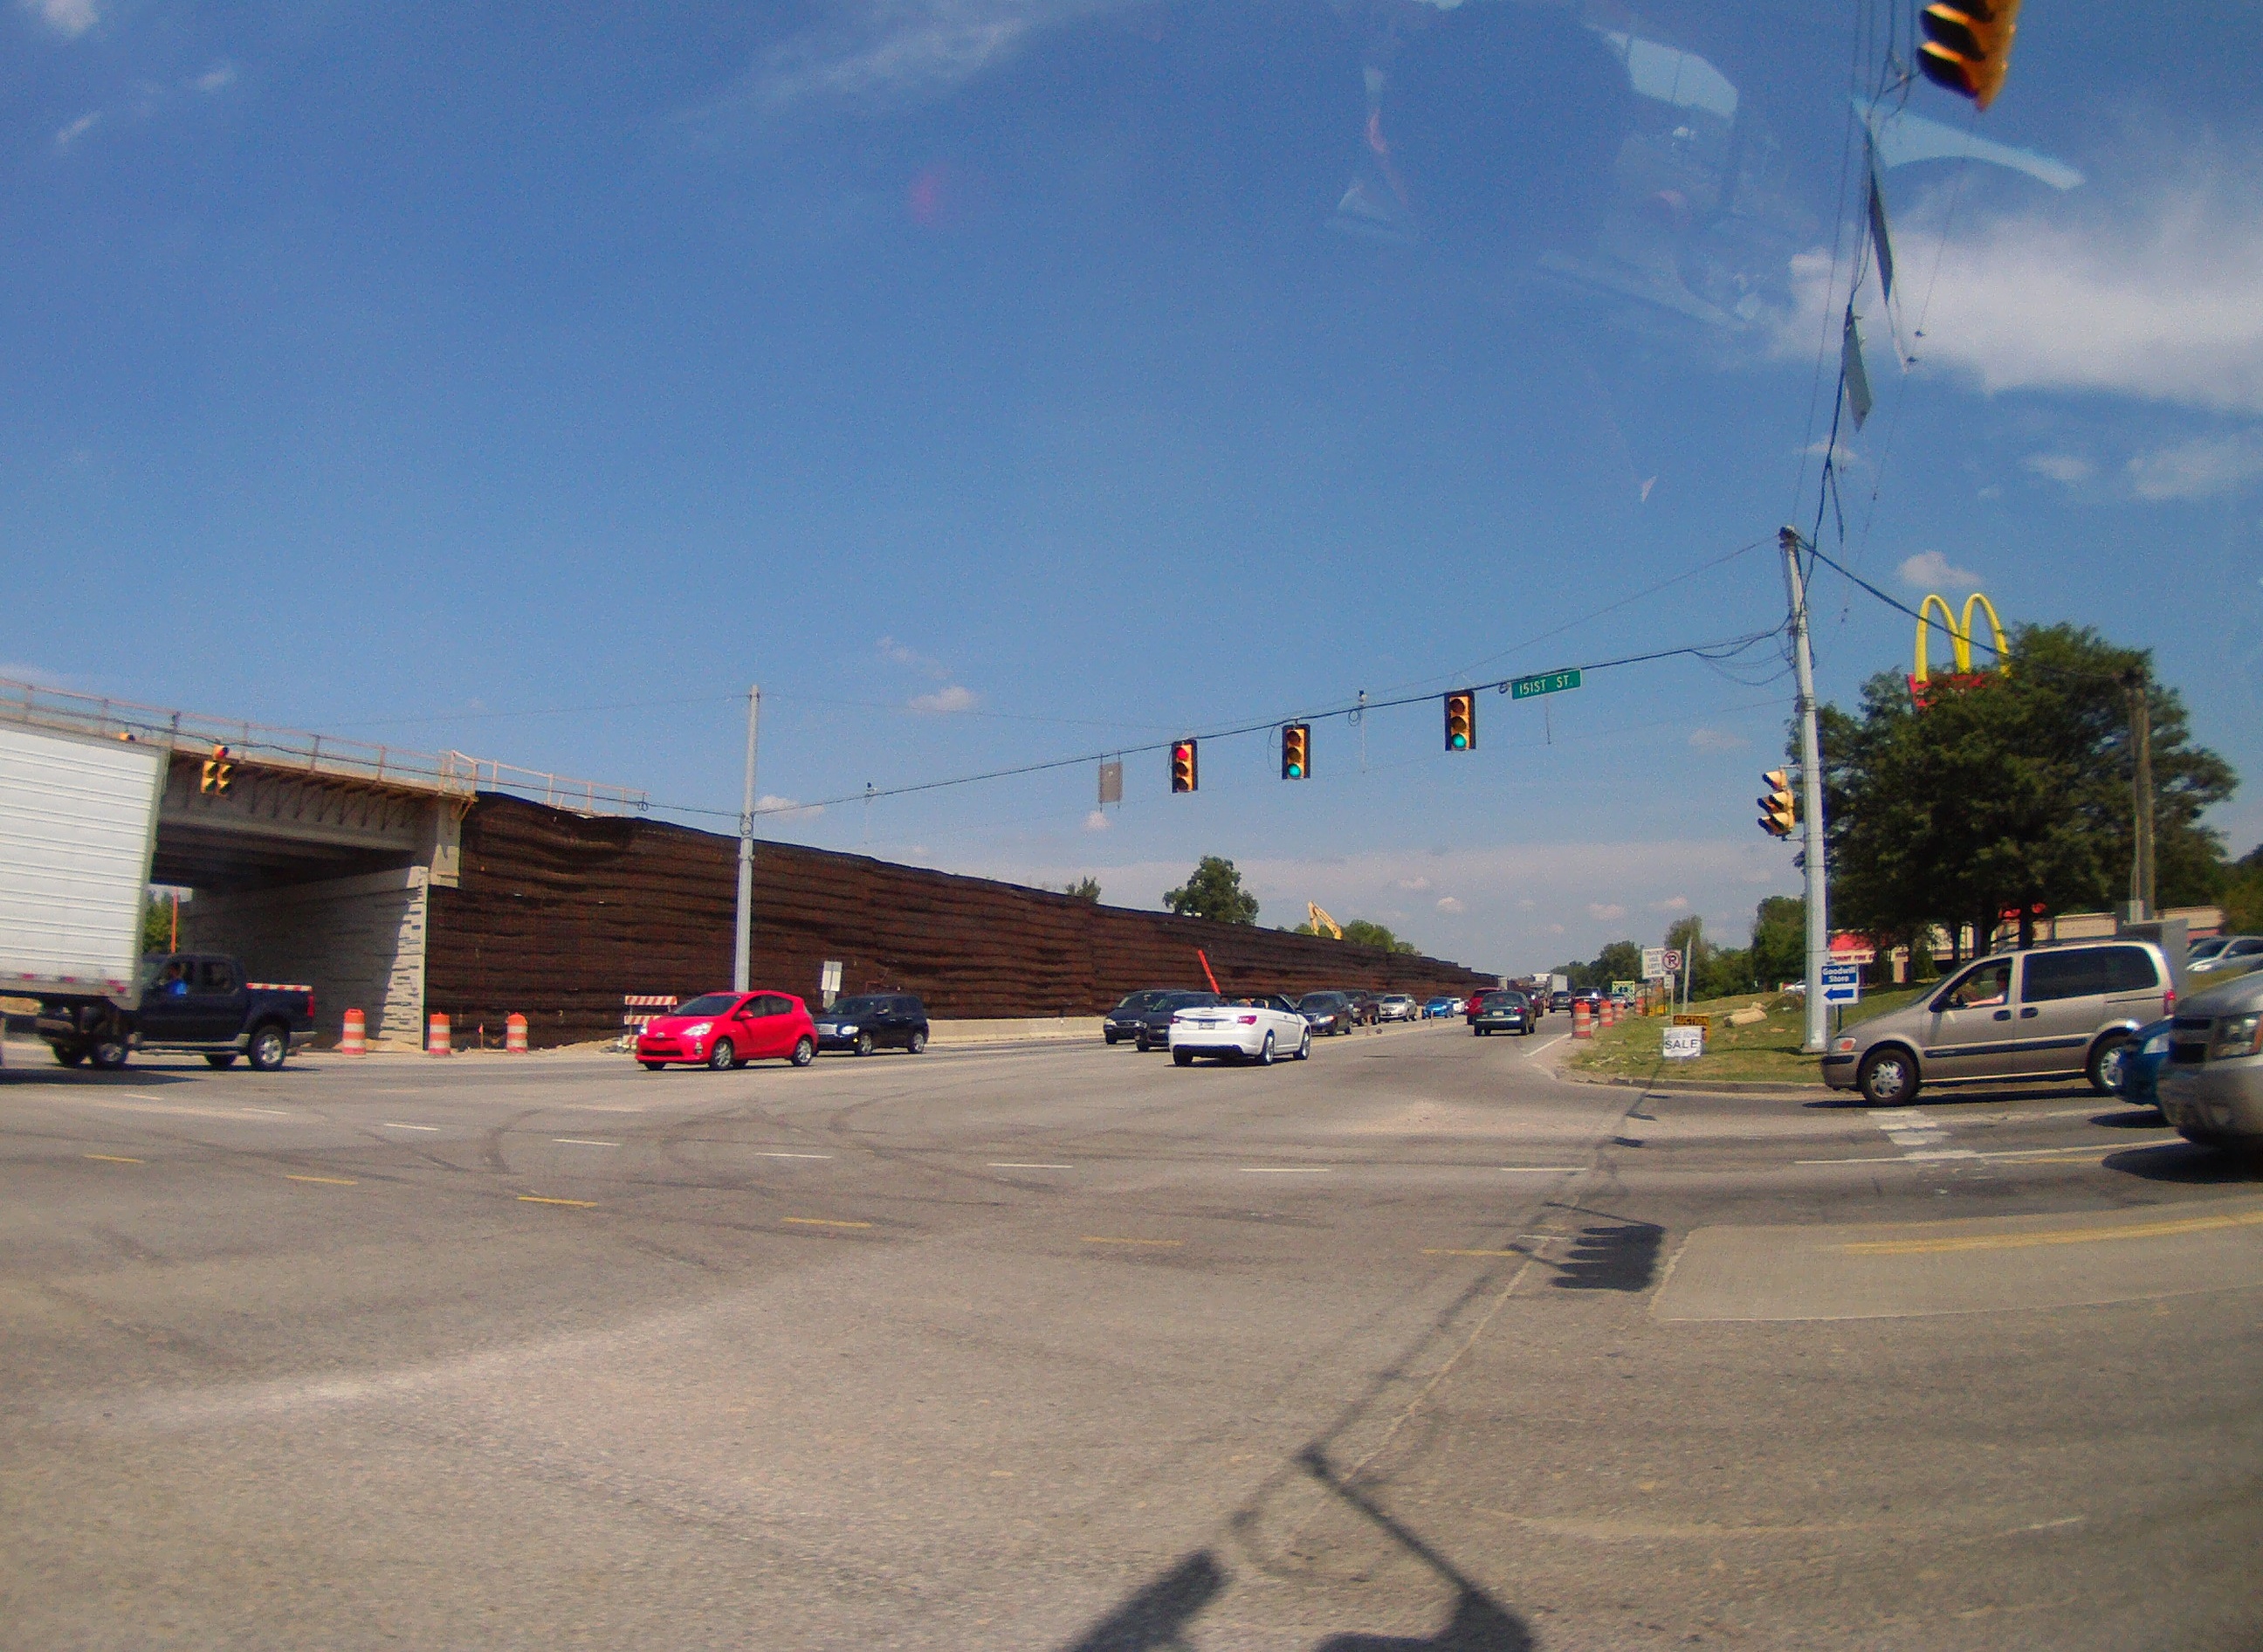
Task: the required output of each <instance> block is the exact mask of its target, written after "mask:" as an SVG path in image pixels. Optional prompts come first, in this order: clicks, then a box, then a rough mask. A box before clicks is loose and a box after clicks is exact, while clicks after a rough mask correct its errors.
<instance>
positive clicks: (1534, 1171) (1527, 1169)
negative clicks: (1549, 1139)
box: [1493, 1164, 1580, 1176]
mask: <svg viewBox="0 0 2263 1652" xmlns="http://www.w3.org/2000/svg"><path fill="white" fill-rule="evenodd" d="M1493 1168H1494V1169H1496V1170H1499V1171H1500V1173H1501V1174H1502V1175H1504V1176H1569V1175H1571V1174H1572V1172H1573V1171H1574V1170H1578V1169H1579V1168H1580V1167H1579V1166H1578V1165H1576V1164H1500V1165H1495V1166H1494V1167H1493Z"/></svg>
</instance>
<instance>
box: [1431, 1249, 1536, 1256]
mask: <svg viewBox="0 0 2263 1652" xmlns="http://www.w3.org/2000/svg"><path fill="white" fill-rule="evenodd" d="M1422 1254H1423V1255H1424V1256H1426V1257H1521V1256H1525V1255H1528V1254H1529V1252H1526V1251H1522V1250H1425V1251H1424V1252H1423V1253H1422Z"/></svg>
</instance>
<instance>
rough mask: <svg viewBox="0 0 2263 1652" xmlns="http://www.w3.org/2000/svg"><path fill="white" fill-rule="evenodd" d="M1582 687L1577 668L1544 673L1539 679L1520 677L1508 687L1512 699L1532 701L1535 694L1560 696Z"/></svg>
mask: <svg viewBox="0 0 2263 1652" xmlns="http://www.w3.org/2000/svg"><path fill="white" fill-rule="evenodd" d="M1579 686H1580V673H1579V671H1578V670H1577V669H1576V668H1574V669H1573V670H1569V671H1543V672H1541V674H1540V675H1539V676H1537V677H1518V678H1517V679H1516V680H1515V682H1513V683H1511V684H1510V685H1508V697H1509V698H1510V699H1531V698H1532V697H1533V696H1534V695H1535V694H1560V693H1562V692H1564V691H1565V689H1567V688H1577V687H1579Z"/></svg>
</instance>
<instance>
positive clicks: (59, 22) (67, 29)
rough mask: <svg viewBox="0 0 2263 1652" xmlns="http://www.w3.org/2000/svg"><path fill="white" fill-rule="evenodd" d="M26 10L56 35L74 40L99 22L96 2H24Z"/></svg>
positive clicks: (28, 0)
mask: <svg viewBox="0 0 2263 1652" xmlns="http://www.w3.org/2000/svg"><path fill="white" fill-rule="evenodd" d="M24 10H25V11H28V12H30V13H31V14H32V15H33V17H35V18H39V20H40V22H42V23H44V24H46V25H47V26H48V27H49V28H51V29H53V30H54V32H55V33H58V34H61V35H64V36H67V37H69V38H70V39H73V40H76V38H77V37H78V36H80V35H82V34H83V33H86V32H87V31H88V30H89V29H90V28H92V27H93V26H94V25H95V24H96V23H97V22H98V21H99V18H98V14H97V12H96V10H95V4H94V0H24Z"/></svg>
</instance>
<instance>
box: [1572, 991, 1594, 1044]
mask: <svg viewBox="0 0 2263 1652" xmlns="http://www.w3.org/2000/svg"><path fill="white" fill-rule="evenodd" d="M1572 1036H1573V1038H1575V1039H1591V1038H1593V1037H1594V1036H1595V1017H1594V1011H1593V1010H1592V1009H1590V1008H1589V1007H1588V1004H1587V1000H1586V999H1585V998H1582V999H1580V1001H1579V1002H1578V1003H1576V1004H1573V1006H1572Z"/></svg>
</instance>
